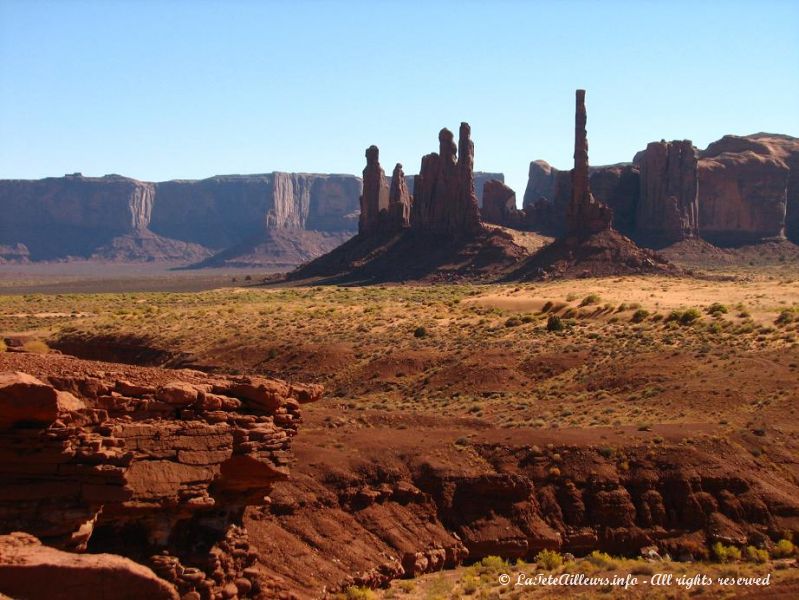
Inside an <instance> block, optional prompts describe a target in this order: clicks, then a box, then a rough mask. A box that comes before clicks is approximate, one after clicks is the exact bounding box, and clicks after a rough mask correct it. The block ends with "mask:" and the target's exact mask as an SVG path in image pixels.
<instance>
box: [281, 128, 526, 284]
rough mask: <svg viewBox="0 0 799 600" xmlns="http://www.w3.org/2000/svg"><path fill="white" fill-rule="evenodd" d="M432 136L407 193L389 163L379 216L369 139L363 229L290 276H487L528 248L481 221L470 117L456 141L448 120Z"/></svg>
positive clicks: (391, 278) (376, 174) (365, 278)
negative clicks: (432, 146)
mask: <svg viewBox="0 0 799 600" xmlns="http://www.w3.org/2000/svg"><path fill="white" fill-rule="evenodd" d="M438 141H439V151H438V153H435V152H434V153H431V154H428V155H426V156H424V157H423V158H422V162H421V169H420V170H419V175H416V176H415V177H414V180H413V195H411V194H410V192H409V189H408V187H409V186H408V185H407V181H408V180H407V177H406V176H405V175H404V173H403V171H402V165H399V164H398V165H397V166H396V167H395V169H394V173H393V175H392V182H391V186H390V190H389V198H388V209H386V210H382V209H381V210H379V212H378V213H377V218H373V215H374V209H375V208H377V207H378V206H379V202H378V199H379V198H380V197H381V194H382V192H381V190H382V189H383V186H382V185H381V184H379V182H380V180H381V178H383V175H382V173H383V172H382V169H380V167H379V163H378V162H377V157H378V151H377V148H376V147H375V146H371V147H370V148H369V150H367V168H366V170H364V178H365V181H369V182H372V181H374V182H378V183H376V184H370V185H366V184H365V187H364V197H363V204H364V207H365V210H366V211H368V213H369V216H368V217H367V218H365V219H364V220H363V221H362V228H361V231H360V232H359V233H358V235H357V236H355V237H354V238H352V239H351V240H349V241H347V242H346V243H344V244H343V245H341V246H340V247H338V248H336V249H335V250H333V251H332V252H330V253H328V254H326V255H325V256H321V257H319V258H317V259H316V260H313V261H311V262H310V263H308V264H306V265H303V266H301V267H299V268H298V269H296V270H295V271H293V272H292V273H290V274H289V275H288V279H289V280H303V279H309V278H323V279H325V280H326V281H329V282H337V283H343V282H352V281H358V282H386V281H408V280H424V281H439V282H444V281H449V282H453V281H464V280H481V281H490V280H493V279H497V278H498V277H499V275H500V274H501V273H503V272H505V271H507V269H509V268H510V267H512V266H513V265H514V264H515V263H517V262H518V261H519V260H520V259H521V258H523V257H525V256H528V255H529V254H530V250H529V247H528V246H527V245H523V244H520V243H517V239H516V238H514V236H513V235H512V234H511V233H509V232H507V231H502V230H500V229H499V228H496V227H494V228H488V227H485V226H484V225H483V223H482V221H481V217H480V209H479V207H478V200H477V192H476V189H475V178H474V143H473V142H472V139H471V128H470V127H469V124H468V123H461V126H460V130H459V135H458V144H457V146H456V144H455V139H454V135H453V134H452V132H451V131H450V130H449V129H446V128H444V129H442V130H441V131H440V132H439V135H438ZM383 180H384V178H383ZM496 184H498V185H499V186H502V187H504V186H503V184H502V183H500V182H496ZM508 189H509V188H508ZM511 193H512V191H511ZM492 202H494V204H496V203H495V201H494V200H492ZM489 210H490V209H489Z"/></svg>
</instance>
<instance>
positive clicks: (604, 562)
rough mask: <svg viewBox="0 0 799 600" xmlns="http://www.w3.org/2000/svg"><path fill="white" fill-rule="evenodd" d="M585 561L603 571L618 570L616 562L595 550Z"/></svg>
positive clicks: (604, 553)
mask: <svg viewBox="0 0 799 600" xmlns="http://www.w3.org/2000/svg"><path fill="white" fill-rule="evenodd" d="M585 559H586V560H587V561H588V562H590V563H591V564H592V565H594V566H595V567H600V568H602V569H614V568H616V561H615V560H613V558H612V557H611V556H610V554H607V553H606V552H600V551H599V550H594V551H593V552H592V553H591V554H589V555H588V556H586V557H585Z"/></svg>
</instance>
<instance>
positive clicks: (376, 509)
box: [0, 257, 799, 598]
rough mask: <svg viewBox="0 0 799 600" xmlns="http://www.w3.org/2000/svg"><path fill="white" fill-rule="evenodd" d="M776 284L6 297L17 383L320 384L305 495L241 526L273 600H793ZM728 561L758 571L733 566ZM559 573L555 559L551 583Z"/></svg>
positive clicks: (722, 279) (783, 314)
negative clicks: (566, 598) (731, 580)
mask: <svg viewBox="0 0 799 600" xmlns="http://www.w3.org/2000/svg"><path fill="white" fill-rule="evenodd" d="M772 258H773V257H770V258H769V260H766V259H764V260H763V261H762V262H761V263H760V264H755V263H756V261H755V260H754V259H753V261H750V262H752V264H751V265H749V264H747V265H745V266H740V265H739V266H731V265H729V264H726V263H725V262H724V261H720V262H718V264H716V265H715V267H714V268H712V269H706V270H704V271H702V272H699V271H695V272H693V275H692V276H689V275H680V276H624V277H607V278H585V279H576V280H561V281H551V282H542V283H523V284H492V285H478V284H452V285H385V286H364V287H343V286H334V285H324V286H315V287H309V286H300V287H269V286H265V285H263V284H261V283H260V281H259V278H258V277H253V278H250V279H249V280H246V281H245V280H244V279H243V278H239V279H238V281H237V282H236V283H233V282H230V283H229V284H228V285H230V287H223V288H218V289H211V290H206V291H199V292H198V291H187V292H181V293H177V292H130V293H119V292H109V293H90V294H74V293H58V294H24V295H21V294H17V295H4V296H0V333H2V337H3V338H4V339H5V342H4V346H6V348H4V349H6V350H8V351H7V352H2V353H0V371H22V372H25V373H29V374H30V375H33V376H34V377H37V378H38V379H40V380H43V381H46V380H48V378H49V379H50V381H53V378H54V377H55V378H56V379H57V378H58V377H59V376H61V377H62V378H63V376H66V375H67V374H69V375H70V376H71V377H78V376H86V377H100V378H106V379H108V378H110V379H111V380H113V379H116V380H125V381H128V380H130V381H139V380H142V381H144V380H146V381H147V382H149V383H152V382H154V381H155V382H158V381H160V382H163V381H167V380H169V379H170V378H188V380H191V381H194V379H193V378H195V379H196V378H197V377H201V376H203V377H204V376H206V375H204V374H209V376H215V375H217V374H218V375H220V376H221V375H222V374H228V375H229V376H236V375H258V376H267V377H276V378H280V379H284V380H287V381H289V382H298V383H319V384H322V385H323V386H324V388H325V393H324V396H323V397H322V399H321V400H318V401H316V402H313V403H310V404H306V405H304V406H303V407H302V422H301V424H300V426H299V430H298V431H299V432H298V434H297V435H296V437H295V438H294V440H293V445H292V453H293V460H292V462H291V465H290V468H291V476H290V478H289V479H288V480H287V481H282V482H279V483H277V484H276V486H275V488H274V490H273V491H272V493H271V494H270V499H271V501H270V502H269V503H267V504H263V505H260V506H259V505H252V506H249V507H248V508H247V509H246V511H245V513H244V520H243V526H244V528H245V529H246V531H247V533H248V535H249V544H250V545H251V546H252V547H254V548H256V549H257V552H258V555H259V565H258V567H257V571H258V572H257V577H256V575H253V577H255V578H256V580H257V581H258V582H260V583H259V584H258V585H261V586H263V589H271V590H273V593H274V594H275V595H278V594H284V595H287V597H288V595H289V594H295V595H296V596H297V597H300V598H315V597H321V596H323V595H324V594H325V593H330V594H336V593H337V594H339V595H341V596H342V597H346V598H368V597H372V596H373V595H378V596H380V597H395V598H403V597H408V598H458V597H475V598H494V597H497V598H499V597H505V598H516V597H547V596H551V597H561V596H563V595H564V594H567V595H570V596H573V597H594V596H599V597H615V596H619V597H640V598H651V597H663V598H679V597H689V596H693V595H695V594H697V593H698V591H697V589H696V587H693V588H691V589H684V588H680V587H678V586H667V587H665V588H663V589H655V588H652V587H649V586H646V585H640V586H637V587H636V588H635V589H633V590H631V591H630V590H622V589H618V588H614V587H613V586H610V585H608V586H604V587H603V586H599V587H593V588H590V589H581V588H580V587H579V586H578V587H571V588H568V589H564V588H560V589H559V588H545V587H533V588H520V587H514V586H512V585H511V586H502V585H500V584H499V583H498V579H497V578H498V574H500V573H505V572H507V573H510V574H511V575H512V576H513V577H514V581H515V577H516V574H517V573H519V572H526V573H528V574H529V573H532V572H542V569H551V570H550V571H546V572H550V573H556V574H557V573H560V572H581V573H587V574H592V575H597V574H600V575H604V576H612V575H613V574H614V573H615V574H620V575H621V576H622V577H623V576H625V575H627V574H629V573H633V574H637V575H636V576H637V577H639V578H647V579H648V578H649V576H651V574H652V573H660V572H670V573H674V574H675V576H676V575H679V574H687V575H693V574H695V573H705V574H708V575H711V576H713V577H717V576H753V575H757V574H761V575H764V574H767V573H771V577H772V579H771V585H770V586H769V587H766V588H763V587H758V586H751V587H745V588H735V589H734V590H732V589H730V588H725V587H724V586H719V585H715V584H713V585H704V586H702V585H700V586H698V587H699V588H700V589H701V590H702V592H701V593H702V596H703V597H727V596H730V595H732V594H736V597H765V596H767V595H768V596H770V597H784V598H789V597H795V594H796V593H799V573H797V571H796V569H795V568H794V565H795V563H794V562H793V561H792V560H790V559H789V558H788V556H789V555H791V554H792V551H789V550H791V548H790V544H789V542H788V541H786V540H789V539H790V537H791V536H792V533H791V532H793V531H799V483H797V476H799V469H798V468H797V461H796V457H797V456H798V455H799V453H798V451H797V444H799V439H798V438H797V435H799V420H797V419H796V413H795V411H796V405H797V400H799V397H798V394H799V386H797V382H798V381H799V343H797V340H798V339H799V305H797V299H799V270H798V269H797V267H796V263H795V261H793V260H789V261H780V260H779V259H774V260H771V259H772ZM684 266H685V265H684ZM6 285H10V284H8V283H7V284H6ZM98 361H103V362H98ZM783 538H785V539H783ZM556 540H560V541H556ZM778 542H779V544H778ZM98 544H100V545H99V546H94V547H92V546H91V544H90V547H89V550H90V551H103V550H107V551H111V550H113V548H112V546H111V545H109V542H105V544H106V546H103V545H102V544H103V542H98ZM714 545H715V546H714ZM643 546H656V548H657V552H658V553H660V554H666V553H668V554H669V556H670V557H671V558H672V559H673V561H672V560H666V561H663V562H660V561H651V560H644V559H642V558H640V549H641V547H643ZM732 546H734V547H736V548H742V549H743V552H744V556H743V557H742V558H741V559H740V560H738V559H737V558H736V557H735V556H733V557H727V556H726V555H725V556H722V557H719V555H718V549H719V548H721V552H722V553H723V552H724V551H725V548H729V547H732ZM714 547H715V550H714ZM747 547H751V550H747ZM759 547H763V548H767V549H768V552H769V555H767V556H765V557H764V555H762V554H760V555H758V554H756V553H755V550H756V549H759ZM547 548H557V549H558V550H559V552H560V554H557V559H554V560H555V563H553V564H550V565H548V566H547V565H545V564H542V561H543V560H544V559H545V558H546V557H545V556H543V557H542V555H541V554H540V551H541V550H544V549H547ZM467 551H468V554H467ZM592 552H593V554H591V553H592ZM747 552H749V554H747ZM565 553H569V554H573V555H575V556H577V558H576V559H574V560H575V561H576V562H568V561H567V562H565V563H563V564H561V561H562V560H563V559H562V557H563V556H564V555H566V554H565ZM750 554H751V556H750ZM536 557H538V560H539V565H538V566H537V567H536V565H535V564H534V563H535V562H536ZM566 557H567V558H569V556H568V555H566ZM622 557H625V558H622ZM505 561H507V562H505ZM517 561H519V562H517ZM680 561H681V562H680ZM685 561H691V562H685ZM763 561H765V562H763ZM461 564H465V565H466V566H458V565H461ZM469 565H471V566H469ZM444 566H447V567H448V568H447V569H445V570H441V569H442V568H443V567H444ZM403 572H404V573H405V574H406V575H405V576H406V577H407V576H409V575H415V576H416V578H415V579H406V578H405V579H404V578H402V577H401V576H402V573H403ZM425 573H429V574H425ZM392 580H394V581H393V582H392ZM378 584H379V585H378ZM375 585H378V587H379V586H380V585H388V586H389V587H388V588H387V589H382V590H380V589H378V590H377V591H371V590H369V589H367V588H369V587H374V586H375ZM265 597H266V596H265Z"/></svg>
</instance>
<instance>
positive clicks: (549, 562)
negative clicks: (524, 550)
mask: <svg viewBox="0 0 799 600" xmlns="http://www.w3.org/2000/svg"><path fill="white" fill-rule="evenodd" d="M535 562H536V564H537V565H538V566H539V567H540V568H542V569H544V570H546V571H551V570H552V569H557V568H558V567H560V566H561V565H562V564H563V557H562V556H561V555H560V552H556V551H555V550H541V552H539V553H538V554H536V556H535Z"/></svg>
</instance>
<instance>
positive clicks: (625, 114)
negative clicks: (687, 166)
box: [0, 0, 799, 198]
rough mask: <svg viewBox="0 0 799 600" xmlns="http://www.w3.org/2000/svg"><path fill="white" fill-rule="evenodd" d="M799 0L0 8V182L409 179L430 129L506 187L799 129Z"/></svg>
mask: <svg viewBox="0 0 799 600" xmlns="http://www.w3.org/2000/svg"><path fill="white" fill-rule="evenodd" d="M798 32H799V2H795V1H791V0H759V1H756V2H755V1H752V2H741V1H735V0H732V1H729V0H728V1H726V2H723V3H722V2H711V1H704V2H703V1H697V0H694V1H693V2H683V1H680V0H672V1H668V2H667V1H663V2H647V1H635V2H634V1H632V0H631V1H624V2H622V1H615V2H614V1H603V2H601V3H600V2H589V1H587V0H586V1H572V2H568V1H563V2H554V1H553V2H522V1H514V2H511V1H505V2H503V1H494V2H488V1H486V2H476V1H472V2H469V1H460V2H457V1H453V2H444V1H435V0H427V1H426V2H392V1H384V2H354V1H352V2H334V1H319V0H317V1H296V0H295V1H291V2H290V1H286V2H255V1H228V2H212V1H209V0H205V1H198V2H189V1H177V0H174V1H168V0H167V1H164V0H160V1H154V0H153V1H147V0H139V1H133V0H129V1H121V0H120V1H113V0H111V1H100V0H95V1H83V2H79V1H70V0H60V1H58V2H39V1H36V0H25V1H22V0H0V177H2V178H35V177H44V176H52V175H56V176H60V175H62V174H64V173H66V172H72V171H82V172H83V173H84V174H86V175H102V174H105V173H121V174H124V175H129V176H132V177H137V178H140V179H147V180H156V181H158V180H164V179H172V178H202V177H207V176H210V175H214V174H220V173H261V172H269V171H274V170H284V171H313V172H336V173H360V171H361V170H362V169H363V166H364V156H363V154H364V149H365V148H366V147H367V146H368V145H370V144H377V145H378V146H379V147H380V149H381V163H382V164H383V167H384V169H386V171H388V172H390V171H391V169H392V167H393V165H394V163H395V162H398V161H399V162H402V163H403V164H404V165H405V170H406V172H407V173H412V172H417V170H418V167H419V162H420V159H421V156H422V155H423V154H425V153H427V152H432V151H435V150H436V149H437V133H438V130H439V129H440V128H441V127H444V126H446V127H449V128H450V129H453V130H457V127H458V125H459V123H460V121H464V120H465V121H468V122H470V123H471V125H472V134H473V139H474V141H475V149H476V161H475V162H476V168H477V169H480V170H488V171H503V172H505V173H506V177H507V180H508V182H509V183H510V184H511V185H512V187H514V188H515V189H516V191H517V194H518V195H519V198H520V197H521V195H522V194H523V192H524V185H525V183H526V175H527V168H528V165H529V162H530V161H531V160H533V159H538V158H544V159H546V160H548V161H549V162H551V163H552V164H554V165H555V166H558V167H560V168H569V167H570V166H571V162H572V158H571V155H572V143H573V111H574V90H575V89H576V88H578V87H583V88H586V89H587V105H588V136H589V143H590V160H591V163H592V164H603V163H610V162H619V161H625V160H630V159H631V157H632V156H633V154H634V153H635V151H636V150H638V149H641V148H643V147H644V146H645V145H646V143H647V142H648V141H652V140H656V139H661V138H666V139H677V138H679V139H684V138H689V139H692V140H693V141H694V143H696V144H697V145H699V146H700V147H704V146H705V145H707V144H708V143H709V142H710V141H712V140H714V139H717V138H719V137H721V136H722V135H723V134H725V133H736V134H747V133H753V132H755V131H776V132H782V133H789V134H792V135H799V33H798Z"/></svg>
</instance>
